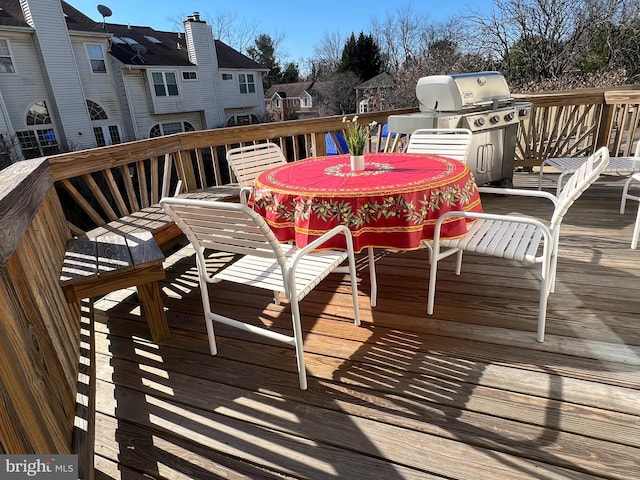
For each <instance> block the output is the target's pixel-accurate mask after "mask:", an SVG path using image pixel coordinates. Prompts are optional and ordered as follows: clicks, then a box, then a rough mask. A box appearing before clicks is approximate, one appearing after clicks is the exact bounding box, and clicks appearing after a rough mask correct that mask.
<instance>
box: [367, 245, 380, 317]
mask: <svg viewBox="0 0 640 480" xmlns="http://www.w3.org/2000/svg"><path fill="white" fill-rule="evenodd" d="M367 255H368V257H369V283H370V284H371V306H372V307H375V306H376V305H377V304H378V281H377V279H376V259H375V256H374V254H373V248H372V247H369V248H368V249H367Z"/></svg>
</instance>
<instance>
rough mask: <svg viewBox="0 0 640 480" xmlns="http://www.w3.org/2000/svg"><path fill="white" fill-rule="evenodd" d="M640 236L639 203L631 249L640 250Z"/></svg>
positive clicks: (639, 204)
mask: <svg viewBox="0 0 640 480" xmlns="http://www.w3.org/2000/svg"><path fill="white" fill-rule="evenodd" d="M639 236H640V203H638V213H637V214H636V223H635V226H634V227H633V237H632V238H631V248H632V249H634V250H635V249H636V248H638V237H639Z"/></svg>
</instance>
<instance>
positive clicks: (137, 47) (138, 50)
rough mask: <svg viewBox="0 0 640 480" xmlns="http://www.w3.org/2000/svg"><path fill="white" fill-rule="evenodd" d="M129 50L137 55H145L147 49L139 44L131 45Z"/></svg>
mask: <svg viewBox="0 0 640 480" xmlns="http://www.w3.org/2000/svg"><path fill="white" fill-rule="evenodd" d="M131 49H132V50H133V51H134V52H136V54H137V55H144V54H145V53H147V47H145V46H144V45H140V44H139V43H134V44H133V45H131Z"/></svg>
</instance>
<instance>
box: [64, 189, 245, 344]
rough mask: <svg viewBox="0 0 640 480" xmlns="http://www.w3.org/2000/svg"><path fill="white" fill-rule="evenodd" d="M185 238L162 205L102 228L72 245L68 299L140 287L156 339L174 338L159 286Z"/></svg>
mask: <svg viewBox="0 0 640 480" xmlns="http://www.w3.org/2000/svg"><path fill="white" fill-rule="evenodd" d="M181 197H185V198H206V199H211V200H214V199H215V200H227V201H233V200H235V201H237V200H238V198H239V197H238V188H237V187H235V188H233V187H232V188H229V187H227V188H216V187H214V188H211V189H207V190H203V191H198V192H192V193H186V194H182V195H181ZM183 239H184V235H183V233H182V231H181V230H180V228H178V227H177V226H176V225H175V224H174V223H173V221H171V220H170V219H169V217H168V216H167V215H166V214H165V213H164V211H163V210H162V207H160V206H159V205H152V206H149V207H146V208H143V209H141V210H139V211H138V212H134V213H132V214H130V215H127V216H125V217H122V218H120V219H118V220H114V221H112V222H109V223H107V224H106V225H103V226H101V227H97V228H95V229H93V230H91V231H89V232H87V233H85V234H83V235H79V236H78V237H75V238H72V239H71V240H69V242H68V243H67V248H66V253H65V257H64V261H63V265H62V270H61V273H60V284H61V286H62V289H63V291H64V293H65V296H66V298H67V301H68V302H70V303H72V302H78V301H80V300H81V299H83V298H93V297H98V296H101V295H106V294H107V293H110V292H112V291H115V290H120V289H123V288H129V287H133V286H135V287H136V288H137V290H138V297H139V298H140V301H141V303H142V307H143V309H144V314H145V316H146V317H147V322H148V324H149V330H150V332H151V337H152V338H153V340H154V341H161V340H165V339H167V338H169V336H170V332H169V325H168V322H167V316H166V314H165V312H164V306H163V302H162V294H161V291H160V284H159V282H160V281H161V280H163V279H164V278H165V273H164V268H163V266H162V262H163V261H164V259H165V257H164V253H163V251H166V250H167V249H169V248H171V247H173V246H174V245H176V244H178V243H180V242H181V241H182V240H183Z"/></svg>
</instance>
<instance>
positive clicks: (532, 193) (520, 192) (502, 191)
mask: <svg viewBox="0 0 640 480" xmlns="http://www.w3.org/2000/svg"><path fill="white" fill-rule="evenodd" d="M478 192H480V193H495V194H498V195H517V196H521V197H539V198H546V199H547V200H549V201H551V202H552V203H553V205H554V206H556V204H557V203H558V197H556V196H555V195H553V194H552V193H549V192H545V191H541V190H524V189H520V188H500V187H478Z"/></svg>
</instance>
